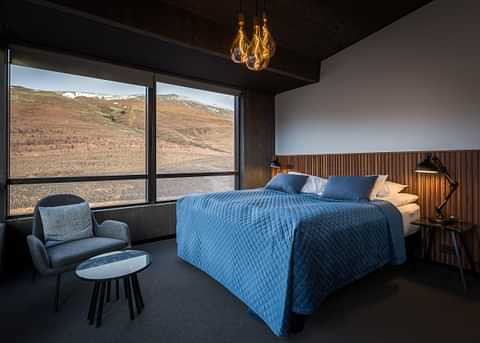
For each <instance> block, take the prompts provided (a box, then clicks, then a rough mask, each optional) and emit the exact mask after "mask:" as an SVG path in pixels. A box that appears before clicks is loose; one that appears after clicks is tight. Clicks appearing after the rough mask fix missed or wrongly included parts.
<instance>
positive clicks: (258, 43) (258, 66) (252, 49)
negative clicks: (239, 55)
mask: <svg viewBox="0 0 480 343" xmlns="http://www.w3.org/2000/svg"><path fill="white" fill-rule="evenodd" d="M246 65H247V68H248V69H250V70H254V71H259V70H262V69H265V68H266V66H268V62H267V61H266V60H265V57H264V49H263V44H262V30H261V28H260V21H259V20H258V18H257V17H255V19H254V21H253V36H252V40H251V41H250V46H249V47H248V51H247V62H246Z"/></svg>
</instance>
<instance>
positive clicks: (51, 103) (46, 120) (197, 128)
mask: <svg viewBox="0 0 480 343" xmlns="http://www.w3.org/2000/svg"><path fill="white" fill-rule="evenodd" d="M144 108H145V99H144V97H136V98H132V99H125V100H103V99H97V98H86V97H78V98H75V99H70V98H67V97H64V96H62V95H61V94H59V93H56V92H47V91H34V90H31V89H27V88H22V87H12V92H11V113H12V118H11V121H12V124H11V127H12V135H11V154H12V165H11V174H12V176H46V175H48V176H55V175H96V174H118V173H120V174H122V173H141V172H143V171H144V165H145V158H144V157H145V143H144V137H145V131H144V127H145V110H144ZM157 121H158V124H157V150H158V156H157V160H158V161H159V165H158V166H159V170H160V171H168V172H177V171H199V170H219V169H220V170H230V169H232V168H233V161H232V159H231V156H232V152H233V140H232V134H233V114H232V113H231V112H229V111H227V110H222V109H216V111H214V110H212V109H211V108H209V107H208V106H205V105H202V104H199V103H195V102H191V101H185V100H182V99H180V98H176V97H172V96H158V97H157Z"/></svg>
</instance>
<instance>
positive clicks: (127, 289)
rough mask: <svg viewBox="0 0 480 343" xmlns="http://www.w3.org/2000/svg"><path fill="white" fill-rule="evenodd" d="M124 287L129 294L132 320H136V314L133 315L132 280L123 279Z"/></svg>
mask: <svg viewBox="0 0 480 343" xmlns="http://www.w3.org/2000/svg"><path fill="white" fill-rule="evenodd" d="M123 285H124V287H125V292H126V293H127V298H128V309H129V310H130V319H132V320H133V319H135V314H134V313H133V299H132V289H131V288H130V278H129V277H128V276H127V277H125V278H124V279H123Z"/></svg>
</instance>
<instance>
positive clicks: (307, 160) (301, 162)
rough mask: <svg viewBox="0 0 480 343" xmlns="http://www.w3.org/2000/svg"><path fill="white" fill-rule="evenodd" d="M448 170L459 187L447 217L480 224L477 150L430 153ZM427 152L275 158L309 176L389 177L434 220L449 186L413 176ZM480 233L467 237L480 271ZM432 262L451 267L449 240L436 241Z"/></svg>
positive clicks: (431, 178) (479, 158) (479, 155)
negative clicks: (378, 175) (417, 165)
mask: <svg viewBox="0 0 480 343" xmlns="http://www.w3.org/2000/svg"><path fill="white" fill-rule="evenodd" d="M429 152H431V153H432V154H434V155H435V156H437V157H438V158H440V160H441V161H442V162H443V163H444V164H445V165H446V166H447V168H448V170H449V171H450V173H451V174H452V175H454V176H455V177H456V178H457V180H458V181H459V183H460V187H459V189H458V190H457V192H456V193H455V194H454V196H453V197H452V199H451V200H450V202H449V203H448V205H447V207H446V213H447V214H449V215H455V216H458V217H459V218H461V219H462V220H464V221H469V222H472V223H475V224H480V175H479V170H480V150H465V151H464V150H462V151H459V150H457V151H429ZM426 153H427V152H418V151H415V152H379V153H353V154H323V155H292V156H278V157H279V159H280V163H281V165H282V166H287V165H288V166H289V167H290V168H291V169H292V170H296V171H299V172H304V173H308V174H312V175H317V176H323V177H327V176H329V175H372V174H388V175H389V179H390V180H392V181H396V182H399V183H403V184H407V185H409V187H408V188H407V189H406V190H405V191H406V192H409V193H414V194H417V195H418V196H419V197H420V198H419V200H418V202H419V205H420V206H421V211H422V216H434V207H435V205H438V204H439V203H440V202H441V201H442V199H443V198H444V197H445V195H446V193H447V192H448V183H447V182H446V180H445V179H444V178H442V177H439V176H436V175H426V174H417V173H415V166H416V164H417V162H418V161H419V160H421V159H423V158H424V157H425V155H426ZM479 234H480V231H478V230H477V231H476V234H474V235H471V236H469V237H468V240H467V242H468V243H469V244H473V251H474V259H475V261H476V263H477V270H478V269H480V235H479ZM436 243H437V244H436V246H434V247H433V251H434V259H435V260H436V261H438V262H442V263H447V264H451V265H453V264H454V257H453V255H451V254H450V253H449V252H448V251H449V250H450V249H445V248H446V247H449V246H450V243H449V240H448V237H447V236H446V235H445V236H442V237H441V238H440V239H437V240H436Z"/></svg>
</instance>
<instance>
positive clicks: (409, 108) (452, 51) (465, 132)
mask: <svg viewBox="0 0 480 343" xmlns="http://www.w3.org/2000/svg"><path fill="white" fill-rule="evenodd" d="M478 148H480V1H479V0H437V1H435V2H433V3H431V4H429V5H427V6H425V7H423V8H420V9H419V10H417V11H416V12H414V13H412V14H410V15H408V16H406V17H404V18H402V19H400V20H399V21H397V22H395V23H393V24H392V25H390V26H388V27H387V28H385V29H383V30H381V31H379V32H377V33H375V34H373V35H371V36H369V37H367V38H366V39H364V40H362V41H360V42H358V43H357V44H355V45H353V46H351V47H349V48H347V49H345V50H343V51H341V52H340V53H338V54H336V55H334V56H333V57H331V58H329V59H327V60H326V61H324V62H323V63H322V72H321V76H320V82H319V83H316V84H314V85H309V86H306V87H303V88H299V89H295V90H293V91H289V92H286V93H282V94H280V95H278V96H277V97H276V152H277V154H315V153H337V152H375V151H409V150H437V149H438V150H440V149H442V150H453V149H478Z"/></svg>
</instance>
